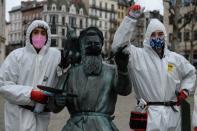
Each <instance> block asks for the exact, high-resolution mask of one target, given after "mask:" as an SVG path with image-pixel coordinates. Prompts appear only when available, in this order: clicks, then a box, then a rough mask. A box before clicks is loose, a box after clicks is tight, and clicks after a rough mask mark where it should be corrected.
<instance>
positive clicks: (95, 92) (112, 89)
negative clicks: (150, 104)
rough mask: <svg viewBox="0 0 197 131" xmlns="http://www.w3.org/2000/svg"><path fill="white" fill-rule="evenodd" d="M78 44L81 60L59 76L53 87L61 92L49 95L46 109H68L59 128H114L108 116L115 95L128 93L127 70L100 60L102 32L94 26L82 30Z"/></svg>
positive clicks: (97, 130) (105, 130)
mask: <svg viewBox="0 0 197 131" xmlns="http://www.w3.org/2000/svg"><path fill="white" fill-rule="evenodd" d="M79 44H80V50H81V63H80V64H79V65H77V66H73V67H71V68H70V69H69V70H68V72H67V73H65V74H64V75H63V76H62V77H61V79H60V81H59V82H58V85H57V87H56V88H58V89H63V90H64V93H63V94H56V95H55V96H53V97H51V98H50V100H49V103H50V109H51V110H52V111H53V112H55V113H57V112H59V111H61V110H62V109H63V108H64V107H65V106H66V107H67V108H68V111H69V113H70V119H69V120H68V121H67V123H66V125H65V126H64V128H63V129H62V131H118V129H117V127H116V126H115V125H114V124H113V122H112V120H113V117H112V115H113V113H114V111H115V104H116V101H117V95H124V96H125V95H128V94H130V92H131V85H130V83H129V79H128V75H127V69H125V68H126V67H121V68H119V67H118V69H120V70H117V68H116V66H115V65H109V64H106V63H104V62H103V60H102V57H101V49H102V45H103V34H102V32H101V31H100V30H99V29H98V28H96V27H89V28H87V29H85V30H83V31H82V32H81V33H80V36H79ZM117 60H118V59H117ZM119 62H120V61H119ZM126 65H127V63H126V64H125V66H126ZM68 94H69V95H68Z"/></svg>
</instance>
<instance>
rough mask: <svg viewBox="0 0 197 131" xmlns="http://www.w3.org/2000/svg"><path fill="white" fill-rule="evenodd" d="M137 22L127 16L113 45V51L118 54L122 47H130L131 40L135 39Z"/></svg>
mask: <svg viewBox="0 0 197 131" xmlns="http://www.w3.org/2000/svg"><path fill="white" fill-rule="evenodd" d="M136 22H137V20H134V19H131V18H129V17H128V16H126V17H125V18H124V19H123V21H122V23H121V24H120V26H119V27H118V29H117V31H116V33H115V35H114V39H113V44H112V51H113V52H116V51H117V50H118V49H119V48H120V47H123V46H125V45H129V43H130V40H131V39H132V37H133V32H134V30H135V25H136Z"/></svg>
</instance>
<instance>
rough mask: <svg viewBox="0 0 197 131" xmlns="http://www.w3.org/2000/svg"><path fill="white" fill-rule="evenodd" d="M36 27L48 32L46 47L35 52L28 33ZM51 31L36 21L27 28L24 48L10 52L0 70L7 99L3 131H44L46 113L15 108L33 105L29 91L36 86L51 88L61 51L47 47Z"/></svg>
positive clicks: (1, 90) (1, 91)
mask: <svg viewBox="0 0 197 131" xmlns="http://www.w3.org/2000/svg"><path fill="white" fill-rule="evenodd" d="M36 27H43V28H45V29H46V30H47V35H48V41H47V43H46V45H45V46H44V47H43V48H42V49H41V50H40V52H39V53H37V52H36V50H35V49H34V47H33V46H32V44H31V43H30V34H31V32H32V31H33V29H35V28H36ZM50 44H51V32H50V28H49V26H48V24H47V23H45V22H44V21H41V20H35V21H34V22H33V23H32V24H31V25H30V26H29V27H28V29H27V33H26V46H25V47H23V48H19V49H16V50H14V51H13V52H11V53H10V54H9V55H8V56H7V58H6V59H5V61H4V63H3V64H2V66H1V68H0V94H1V95H3V97H4V98H5V99H6V103H5V112H4V115H5V116H4V118H5V130H6V131H47V128H48V123H49V113H47V112H42V113H40V114H35V113H33V112H31V111H30V110H27V109H24V108H22V107H20V106H18V105H29V106H34V105H35V102H34V101H32V100H31V99H30V94H31V90H32V89H35V88H36V86H37V85H40V84H41V85H46V86H54V85H55V83H56V81H57V77H56V68H57V66H58V64H59V62H60V59H61V55H60V52H59V51H58V50H57V49H55V48H51V47H50Z"/></svg>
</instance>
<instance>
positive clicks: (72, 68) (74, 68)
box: [68, 64, 83, 72]
mask: <svg viewBox="0 0 197 131" xmlns="http://www.w3.org/2000/svg"><path fill="white" fill-rule="evenodd" d="M82 68H83V67H82V65H81V64H79V65H75V66H71V67H70V68H69V70H68V71H69V72H76V71H78V70H81V69H82Z"/></svg>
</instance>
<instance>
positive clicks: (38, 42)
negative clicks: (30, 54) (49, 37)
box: [32, 35, 46, 49]
mask: <svg viewBox="0 0 197 131" xmlns="http://www.w3.org/2000/svg"><path fill="white" fill-rule="evenodd" d="M45 42H46V36H43V35H34V36H33V37H32V44H33V46H34V47H35V48H36V49H41V48H42V47H43V46H44V45H45Z"/></svg>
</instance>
